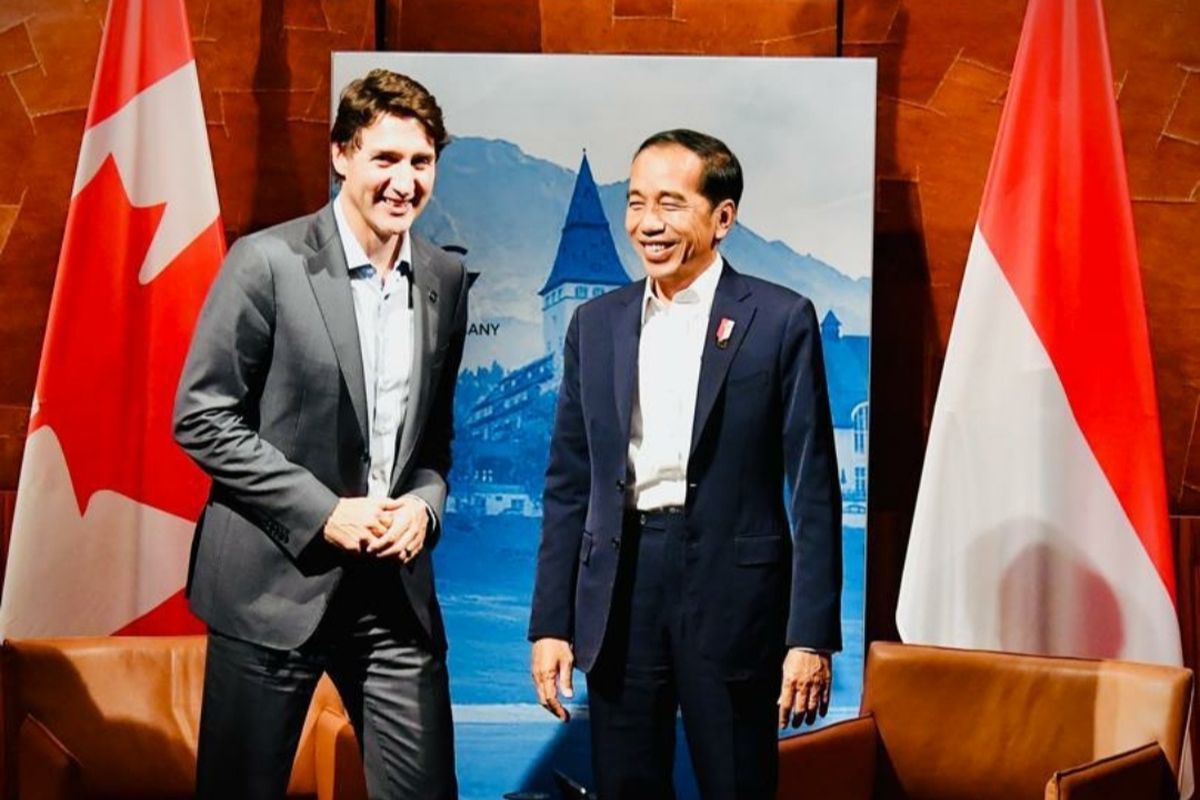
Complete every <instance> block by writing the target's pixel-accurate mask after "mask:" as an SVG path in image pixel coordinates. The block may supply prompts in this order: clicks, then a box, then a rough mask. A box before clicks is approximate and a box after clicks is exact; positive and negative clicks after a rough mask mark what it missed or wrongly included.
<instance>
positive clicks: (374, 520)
mask: <svg viewBox="0 0 1200 800" xmlns="http://www.w3.org/2000/svg"><path fill="white" fill-rule="evenodd" d="M428 532H429V515H428V513H427V512H426V506H425V503H423V502H422V501H421V500H420V499H419V498H417V497H413V496H412V495H404V496H403V497H397V498H392V497H385V498H373V497H343V498H342V499H341V500H338V503H337V505H336V506H334V508H333V513H332V514H330V515H329V519H328V520H327V521H326V522H325V530H324V533H325V541H327V542H329V543H330V544H332V545H333V546H334V547H338V548H341V549H342V550H347V551H350V552H352V553H363V554H364V555H367V556H372V557H375V558H398V559H399V560H400V561H401V562H402V563H404V564H407V563H408V562H410V561H412V560H413V559H414V558H416V557H417V555H418V554H419V553H420V552H421V550H422V549H423V548H424V547H425V536H426V534H427V533H428Z"/></svg>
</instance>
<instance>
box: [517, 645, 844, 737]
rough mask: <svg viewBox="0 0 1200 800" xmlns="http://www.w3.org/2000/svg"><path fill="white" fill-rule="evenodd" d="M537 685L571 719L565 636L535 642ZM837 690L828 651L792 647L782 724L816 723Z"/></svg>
mask: <svg viewBox="0 0 1200 800" xmlns="http://www.w3.org/2000/svg"><path fill="white" fill-rule="evenodd" d="M530 661H531V664H530V672H531V673H532V677H533V685H534V687H535V688H536V689H537V695H538V703H539V704H540V705H541V706H542V708H545V709H546V710H547V711H549V712H550V713H551V714H553V715H554V716H556V717H558V718H559V719H560V720H562V721H563V722H568V721H569V720H570V719H571V714H570V712H568V711H567V709H566V706H564V705H563V704H562V702H561V701H560V700H559V699H558V695H559V693H560V692H561V694H562V696H563V697H566V698H571V697H574V696H575V693H574V688H573V685H572V679H571V670H572V668H573V667H574V665H575V658H574V655H573V654H572V652H571V645H570V643H569V642H567V641H565V640H563V639H554V638H550V637H547V638H544V639H538V640H537V641H536V642H534V643H533V653H532V657H531V659H530ZM832 691H833V666H832V661H831V657H830V655H829V654H828V653H815V652H811V651H809V650H804V649H801V648H795V647H793V648H791V649H790V650H788V653H787V657H786V658H784V660H783V680H782V682H781V686H780V690H779V699H778V700H777V701H776V703H777V704H778V706H779V727H780V728H785V727H787V725H788V722H789V721H790V722H791V724H792V727H793V728H798V727H800V725H802V724H808V725H811V724H813V723H814V722H815V721H816V719H817V716H818V715H820V716H822V717H823V716H825V715H826V714H827V713H828V712H829V698H830V694H831V693H832Z"/></svg>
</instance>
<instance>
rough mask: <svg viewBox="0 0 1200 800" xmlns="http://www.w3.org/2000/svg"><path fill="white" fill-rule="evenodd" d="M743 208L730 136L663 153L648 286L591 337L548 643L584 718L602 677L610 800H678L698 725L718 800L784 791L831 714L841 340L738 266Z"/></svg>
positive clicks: (535, 668) (546, 565)
mask: <svg viewBox="0 0 1200 800" xmlns="http://www.w3.org/2000/svg"><path fill="white" fill-rule="evenodd" d="M741 193H742V173H741V166H740V165H739V163H738V160H737V158H736V157H735V156H734V155H733V153H732V152H730V150H729V148H727V147H726V146H725V145H724V144H723V143H722V142H721V141H719V140H717V139H715V138H713V137H711V136H708V135H705V134H702V133H697V132H695V131H689V130H674V131H666V132H663V133H659V134H656V135H654V136H652V137H650V138H649V139H647V140H646V141H645V142H644V143H643V144H642V146H641V147H640V148H639V149H638V152H637V154H636V155H635V157H634V160H633V165H632V168H631V172H630V181H629V198H628V205H627V208H626V214H625V228H626V230H627V231H628V233H629V236H630V238H631V240H632V242H633V245H634V248H635V250H637V252H638V254H639V256H640V257H641V259H642V263H643V264H644V266H645V269H646V274H647V276H648V277H647V279H646V280H643V281H638V282H636V283H634V284H631V285H629V286H626V287H624V288H622V289H620V290H617V291H614V292H611V293H609V294H607V295H604V296H602V297H599V298H597V299H595V300H593V301H591V302H589V303H586V304H585V305H583V306H581V307H580V308H579V309H578V311H577V312H576V314H575V315H574V317H573V319H572V320H571V323H570V327H569V329H568V331H567V338H566V343H565V345H564V349H563V382H562V387H561V390H560V393H559V397H558V410H557V416H556V419H555V424H554V435H553V439H552V441H551V445H550V459H549V465H548V467H547V470H546V490H545V510H544V517H543V524H542V541H541V547H540V550H539V552H538V565H537V579H536V584H535V588H534V595H533V609H532V615H531V617H532V618H531V621H530V627H529V638H530V640H531V641H532V642H533V653H532V673H533V680H534V683H535V685H536V687H537V692H538V698H539V701H540V702H541V703H542V705H544V706H545V707H546V708H548V709H549V710H550V711H551V712H553V713H554V714H555V715H557V716H558V717H559V718H560V719H563V720H564V721H565V720H566V719H567V718H568V713H567V711H566V709H565V708H564V707H563V706H562V703H561V701H560V700H559V697H558V695H559V692H560V691H561V693H562V694H563V695H564V696H566V697H570V696H572V687H571V670H572V668H573V666H578V667H579V668H580V669H582V670H583V671H584V672H586V673H587V681H588V703H589V712H590V718H591V730H592V763H593V769H594V772H595V779H596V781H597V784H598V789H599V793H600V797H601V798H602V800H612V799H613V798H639V799H640V800H644V799H645V798H665V797H672V796H673V789H672V785H671V774H672V767H673V765H672V761H673V755H674V750H675V715H676V711H677V710H682V714H683V724H684V730H685V733H686V737H687V743H688V747H689V750H690V752H691V756H692V762H693V764H694V765H695V769H696V777H697V782H698V784H699V787H700V791H701V794H702V795H703V796H704V797H705V798H735V797H736V798H764V799H765V798H773V797H774V796H775V786H776V780H777V778H776V775H777V770H778V762H777V758H778V756H777V741H776V727H777V726H778V727H783V726H784V725H786V724H787V722H788V721H789V720H790V721H791V722H792V724H793V725H798V724H800V723H801V722H804V721H807V722H810V723H811V722H812V721H813V720H814V719H815V718H816V716H817V714H818V713H819V714H821V715H824V713H825V711H826V710H827V708H828V704H829V695H830V688H831V679H832V676H831V668H830V654H831V653H832V652H833V651H835V650H838V649H839V648H840V647H841V631H840V593H841V541H840V539H841V496H840V490H839V486H838V472H837V463H836V457H835V452H834V443H833V428H832V425H831V420H830V409H829V399H828V395H827V391H826V385H825V372H824V365H823V362H822V359H821V341H820V333H819V328H818V325H817V318H816V314H815V312H814V310H813V305H812V303H811V302H810V301H809V300H808V299H807V298H805V297H802V296H801V295H799V294H796V293H795V292H793V291H790V290H788V289H785V288H783V287H780V286H777V285H774V284H771V283H767V282H765V281H762V280H759V279H756V278H751V277H748V276H744V275H741V274H740V273H738V272H737V271H735V270H734V269H733V267H732V266H731V265H730V264H729V263H728V262H726V261H725V260H724V259H723V258H722V256H721V255H720V254H719V253H718V252H717V246H718V245H719V244H720V242H721V241H722V240H723V239H724V238H725V237H726V236H727V235H728V234H729V232H730V230H732V228H733V225H734V222H735V220H736V218H737V204H738V202H739V200H740V199H741ZM789 518H790V520H791V521H790V523H789Z"/></svg>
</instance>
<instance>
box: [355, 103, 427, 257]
mask: <svg viewBox="0 0 1200 800" xmlns="http://www.w3.org/2000/svg"><path fill="white" fill-rule="evenodd" d="M333 166H334V169H335V170H337V172H338V174H339V175H341V176H342V189H341V195H343V196H344V198H345V199H344V204H343V206H342V209H343V210H344V211H345V213H346V219H347V221H348V222H349V223H350V227H351V229H353V231H354V234H355V236H356V237H357V238H358V239H359V242H360V244H362V245H363V247H364V249H365V250H366V251H367V252H368V253H371V252H372V251H373V250H375V249H376V246H378V245H387V244H390V243H392V242H394V241H395V240H396V238H397V237H401V236H404V235H405V234H406V233H408V230H409V228H411V227H412V224H413V222H414V221H415V220H416V218H417V217H418V216H419V215H420V213H421V212H422V211H423V210H424V209H425V206H426V205H427V204H428V203H429V198H430V196H431V195H432V193H433V180H434V177H435V176H436V173H437V152H436V150H435V148H434V144H433V141H432V140H431V139H430V138H429V134H428V133H427V132H426V130H425V127H424V126H423V125H422V124H421V123H420V122H418V121H417V120H416V119H414V118H413V117H401V116H397V115H395V114H380V115H379V117H378V118H377V119H376V120H375V121H374V122H372V123H371V124H370V125H368V126H367V127H365V128H362V129H361V130H360V131H359V133H358V143H357V145H355V144H354V143H351V144H349V145H346V146H342V145H340V144H334V145H333Z"/></svg>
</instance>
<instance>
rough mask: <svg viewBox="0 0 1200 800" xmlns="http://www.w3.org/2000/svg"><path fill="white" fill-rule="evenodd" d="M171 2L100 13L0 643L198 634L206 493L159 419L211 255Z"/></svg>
mask: <svg viewBox="0 0 1200 800" xmlns="http://www.w3.org/2000/svg"><path fill="white" fill-rule="evenodd" d="M224 250H225V242H224V233H223V229H222V226H221V219H220V211H219V209H218V206H217V191H216V183H215V181H214V179H213V168H212V156H211V154H210V152H209V148H208V136H207V132H206V129H205V122H204V113H203V110H202V108H201V103H200V85H199V80H198V78H197V74H196V62H195V58H194V56H193V54H192V44H191V38H190V36H189V33H188V24H187V14H186V11H185V8H184V3H183V0H112V2H111V5H110V6H109V9H108V19H107V22H106V24H105V27H104V34H103V40H102V42H101V46H100V60H99V64H98V66H97V68H96V81H95V84H94V85H93V87H92V99H91V103H90V105H89V107H88V115H87V124H86V129H85V131H84V134H83V143H82V145H81V148H80V154H79V164H78V167H77V169H76V174H75V185H74V188H73V191H72V197H71V205H70V209H69V211H68V214H67V224H66V231H65V234H64V236H63V244H62V252H61V254H60V256H59V262H58V274H57V279H56V281H55V286H54V295H53V299H52V300H51V304H50V318H49V323H48V325H47V329H46V339H45V342H44V344H43V348H42V358H41V364H40V366H39V369H38V378H37V388H36V391H35V395H34V399H33V407H32V417H31V419H30V425H29V437H28V439H27V440H26V444H25V456H24V460H23V462H22V464H21V475H20V480H19V483H18V486H17V503H16V513H15V516H14V521H13V534H12V542H11V546H10V551H9V558H8V567H7V572H6V573H5V581H4V595H3V602H2V603H0V634H3V635H4V636H14V637H15V636H51V635H74V634H111V633H181V632H196V631H200V630H202V627H201V626H200V624H199V622H198V621H197V620H195V618H194V617H192V616H191V615H190V614H189V613H188V612H187V607H186V603H185V602H184V600H183V598H182V596H181V590H182V588H183V585H184V581H185V579H186V573H187V560H188V549H189V545H190V542H191V536H192V530H193V527H194V522H195V520H196V517H197V515H198V513H199V511H200V509H201V507H202V506H203V504H204V498H205V495H206V492H207V487H208V482H207V479H206V478H205V476H204V475H203V474H202V473H201V472H200V470H199V469H198V468H197V467H196V466H195V465H194V464H193V463H192V462H191V461H190V460H189V459H188V458H187V457H186V456H185V455H184V453H183V452H182V451H181V450H180V449H179V448H178V447H176V446H175V444H174V441H173V440H172V436H171V408H172V404H173V401H174V395H175V387H176V384H177V383H178V381H179V374H180V371H181V369H182V367H183V359H184V355H185V353H186V351H187V347H188V343H189V341H190V338H191V332H192V327H193V325H194V323H195V321H196V316H197V315H198V313H199V311H200V305H201V303H202V302H203V300H204V296H205V293H206V292H207V289H208V285H209V283H210V281H211V280H212V278H213V276H214V275H215V274H216V271H217V268H218V267H219V266H220V263H221V259H222V257H223V255H224Z"/></svg>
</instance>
